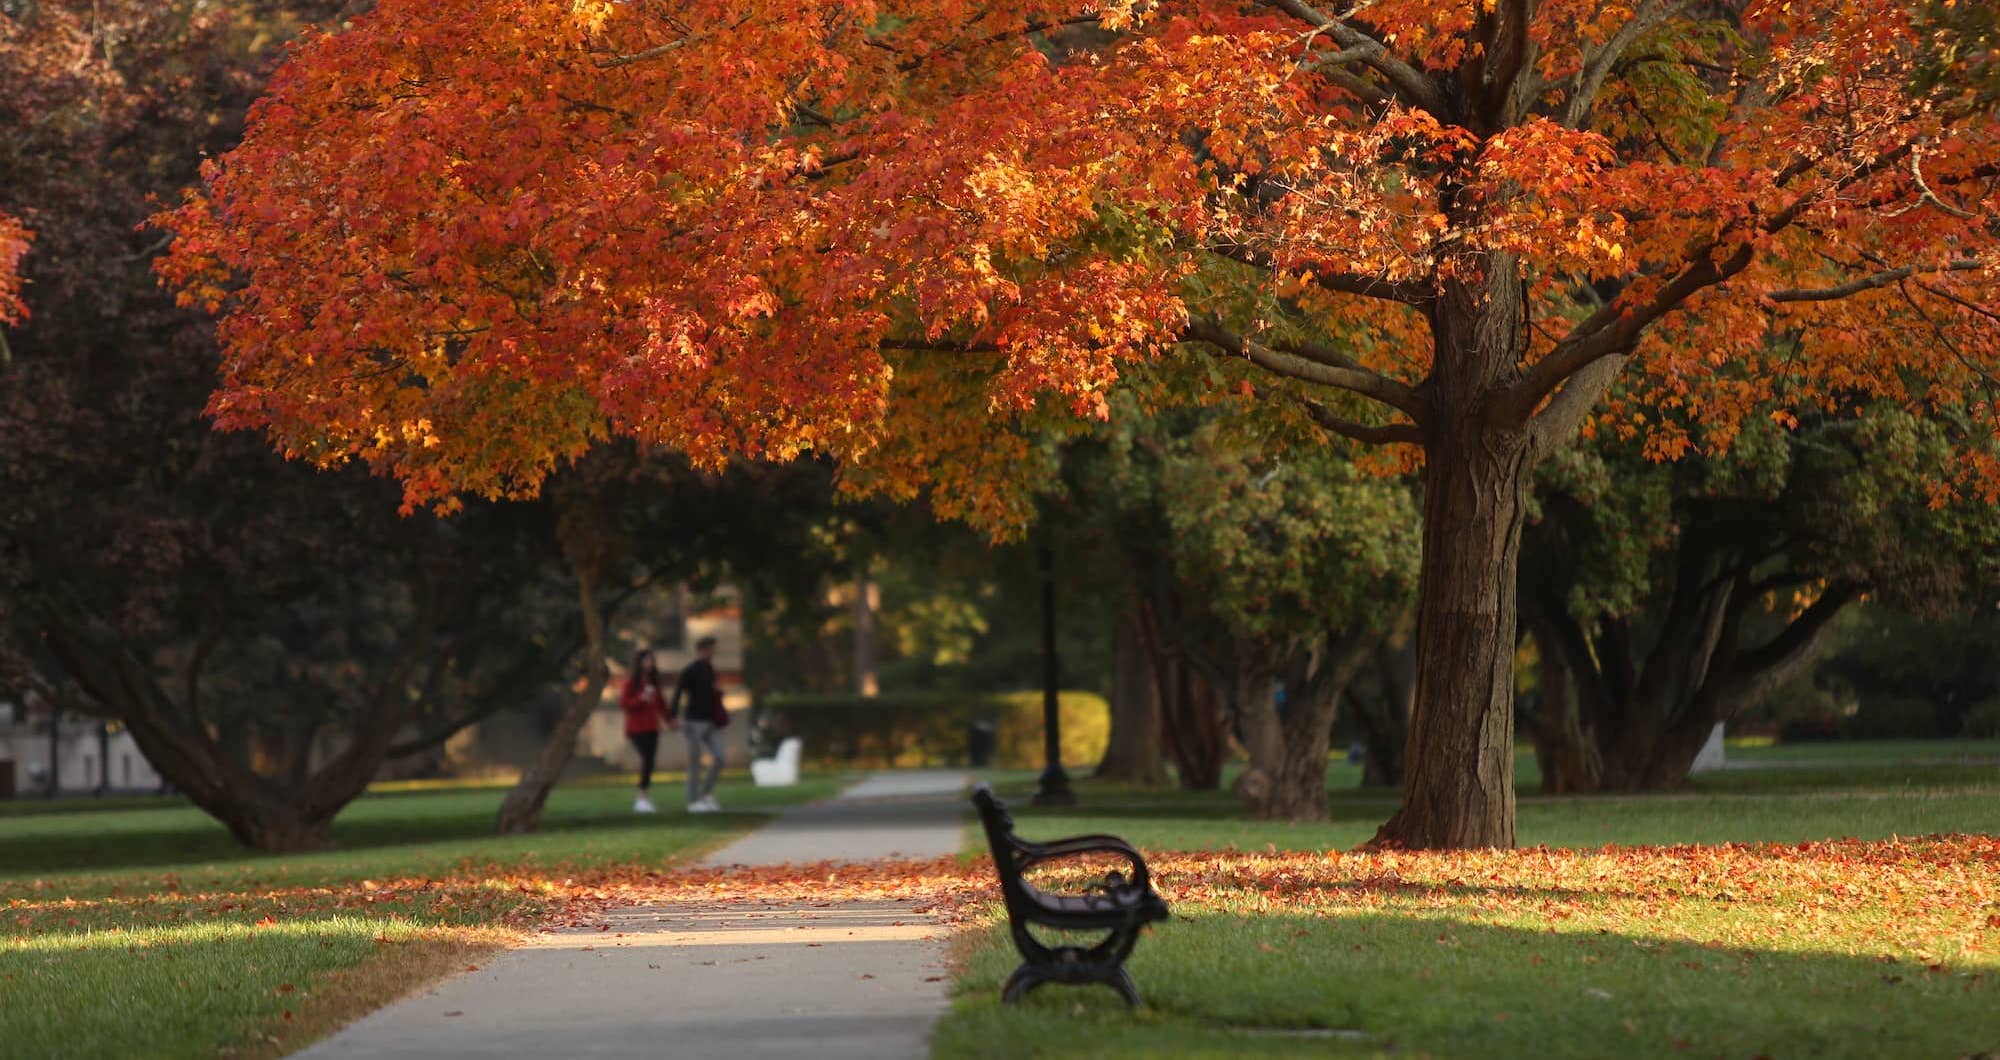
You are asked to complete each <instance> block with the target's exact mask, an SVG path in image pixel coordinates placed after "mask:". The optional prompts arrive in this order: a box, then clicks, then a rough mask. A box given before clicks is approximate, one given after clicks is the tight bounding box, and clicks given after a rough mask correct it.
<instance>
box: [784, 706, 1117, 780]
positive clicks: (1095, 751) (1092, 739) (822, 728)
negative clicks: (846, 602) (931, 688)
mask: <svg viewBox="0 0 2000 1060" xmlns="http://www.w3.org/2000/svg"><path fill="white" fill-rule="evenodd" d="M1058 703H1059V706H1060V709H1061V711H1062V756H1063V763H1064V764H1065V765H1072V766H1083V765H1094V764H1095V763H1096V762H1097V761H1098V760H1099V759H1101V758H1103V757H1104V746H1105V744H1106V742H1108V741H1109V739H1110V737H1111V707H1110V705H1109V704H1108V703H1106V702H1105V701H1104V697H1103V696H1100V695H1098V694H1097V693H1095V692H1064V693H1062V697H1061V699H1060V700H1059V701H1058ZM756 721H757V725H758V728H759V732H760V735H761V737H762V740H763V742H765V743H766V744H767V745H775V744H776V743H777V741H779V740H781V739H783V738H785V737H787V736H797V737H798V738H799V739H801V740H803V741H805V747H804V749H803V750H804V758H805V760H806V761H809V762H817V763H820V764H823V765H858V766H942V765H964V764H965V762H966V751H967V745H966V726H968V725H970V724H971V723H972V722H974V721H990V722H992V723H993V725H994V730H995V731H994V737H995V743H996V745H997V746H996V748H995V750H996V758H995V764H996V765H1000V766H1007V767H1014V768H1020V767H1027V768H1036V767H1039V766H1041V765H1042V694H1041V693H1040V692H1000V693H964V694H954V693H923V694H902V695H883V696H773V697H771V698H769V699H767V700H765V702H764V703H763V705H762V706H760V707H759V708H758V712H757V719H756Z"/></svg>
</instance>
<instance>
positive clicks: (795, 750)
mask: <svg viewBox="0 0 2000 1060" xmlns="http://www.w3.org/2000/svg"><path fill="white" fill-rule="evenodd" d="M805 749H806V744H805V741H804V740H801V739H799V738H798V737H796V736H787V737H785V738H784V739H782V740H780V741H778V753H777V754H775V755H772V756H771V757H772V758H773V759H774V760H775V761H776V762H777V763H778V766H779V768H782V769H797V768H799V756H800V755H802V754H804V753H805Z"/></svg>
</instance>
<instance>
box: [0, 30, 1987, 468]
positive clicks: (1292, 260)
mask: <svg viewBox="0 0 2000 1060" xmlns="http://www.w3.org/2000/svg"><path fill="white" fill-rule="evenodd" d="M1350 8H1351V10H1350ZM1941 32H1942V31H1939V30H1936V29H1934V28H1933V27H1930V26H1928V25H1927V24H1926V23H1925V22H1923V20H1922V15H1921V9H1920V8H1919V7H1918V6H1916V5H1912V4H1910V3H1905V2H1900V0H1792V2H1789V3H1760V2H1752V3H1747V4H1741V5H1738V4H1721V5H1714V4H1690V3H1685V2H1680V0H1633V2H1618V3H1599V2H1586V0H1542V2H1539V3H1535V2H1531V0H1484V2H1472V3H1440V2H1434V0H1375V2H1372V3H1366V4H1360V5H1345V4H1341V5H1320V6H1315V5H1314V4H1311V3H1308V2H1306V0H1272V2H1267V3H1258V2H1247V0H1243V2H1226V0H1200V2H1191V3H1169V2H1161V3H1157V4H1155V3H1142V2H1136V0H1105V2H1103V3H1098V4H1088V3H1078V2H1075V0H1071V2H1067V3H1063V2H1046V0H1044V2H1032V0H988V2H981V3H976V4H975V3H970V2H967V0H909V2H905V3H894V4H890V3H882V4H876V3H869V2H857V0H788V2H786V3H784V4H773V3H766V2H763V0H732V2H730V3H721V2H713V0H674V2H667V0H631V2H623V3H615V2H601V0H576V2H574V3H568V4H550V3H518V2H506V0H424V2H421V3H419V2H414V0H384V2H383V3H381V4H380V5H379V6H378V7H377V8H376V9H375V10H374V11H373V12H372V13H371V14H369V15H367V16H364V17H362V18H359V19H356V20H355V21H354V22H353V24H352V25H351V26H349V27H347V28H345V29H343V30H342V31H340V32H336V33H326V34H322V35H319V36H316V37H314V38H312V39H310V40H309V41H308V42H306V43H305V44H304V45H303V46H301V47H299V48H298V49H297V50H296V51H295V52H294V53H293V55H292V57H291V59H290V61H289V62H288V63H287V65H286V66H285V68H284V69H283V70H282V71H280V73H279V74H278V75H277V76H276V78H275V79H274V80H273V82H272V86H271V91H270V95H269V96H268V98H266V99H265V100H263V101H262V102H261V103H260V104H259V105H258V106H257V108H256V109H255V111H254V113H253V115H252V120H251V122H250V125H249V129H248V133H247V135H246V138H245V140H244V142H243V144H242V146H241V147H240V148H238V149H237V150H236V151H234V152H233V153H231V154H230V155H228V156H227V157H226V158H224V159H222V160H220V161H219V162H217V163H214V164H212V165H211V166H210V167H209V169H208V171H207V182H206V186H205V188H204V189H203V190H201V191H200V192H198V193H195V194H191V196H190V198H189V200H188V201H187V203H186V204H185V205H184V206H182V207H181V208H180V209H178V210H177V211H175V212H173V213H172V214H170V215H168V216H166V217H165V218H164V222H165V223H166V224H168V225H169V226H171V227H172V228H173V229H174V230H175V232H176V233H177V239H176V241H175V244H174V249H173V251H172V253H171V255H170V257H169V258H168V259H167V261H166V262H165V264H164V266H163V271H164V274H165V276H166V278H167V279H168V281H169V282H170V283H173V284H175V285H176V286H177V287H178V288H179V289H180V290H181V291H182V292H183V296H184V297H185V298H186V299H188V300H190V301H192V302H197V303H202V304H206V305H209V306H211V307H217V308H220V309H222V310H223V320H222V324H221V329H222V330H221V334H222V337H223V340H224V344H225V348H226V357H225V362H224V366H223V378H222V385H221V388H220V389H219V391H218V392H217V393H216V395H215V397H214V400H213V405H212V411H213V412H214V414H215V415H216V417H217V418H218V420H219V422H220V423H222V424H223V425H225V426H232V427H255V428H263V429H267V430H269V431H270V432H271V433H272V435H273V436H274V438H275V439H276V440H277V442H278V443H279V444H280V445H281V446H282V447H283V448H285V449H287V450H288V451H290V452H291V453H293V454H295V455H302V456H306V457H309V458H311V459H315V460H319V461H325V462H336V461H340V460H345V459H350V458H362V459H365V460H368V461H370V462H371V463H373V464H375V465H376V466H377V467H379V468H381V469H384V470H388V471H391V472H393V473H394V474H396V475H398V476H400V477H401V478H402V480H403V481H404V483H405V486H406V490H407V497H408V499H409V501H410V502H411V503H413V504H415V503H425V502H435V501H440V500H446V499H448V498H449V497H451V496H452V495H454V494H456V493H458V492H462V491H469V492H474V493H481V494H487V495H501V494H509V493H516V492H521V491H528V490H532V489H534V488H535V487H536V485H537V484H538V483H539V482H540V480H541V478H542V476H543V475H544V474H546V472H547V471H548V470H549V469H551V468H552V467H554V466H555V465H556V464H557V463H559V462H560V461H562V460H564V459H566V458H570V457H573V456H575V455H576V454H578V453H580V452H581V451H582V450H584V449H585V448H587V447H588V446H589V445H591V444H592V443H593V442H595V441H597V440H598V439H600V438H601V437H604V436H605V435H607V434H608V433H609V432H620V433H624V434H629V435H632V436H635V437H637V438H640V439H642V440H644V441H646V442H649V443H657V444H663V445H668V446H673V447H677V448H680V449H684V450H686V451H688V452H690V453H691V454H694V455H695V456H696V457H697V458H701V459H709V460H715V459H722V458H724V457H726V456H729V455H732V454H745V455H751V456H758V457H775V458H785V457H790V456H793V455H795V454H798V453H801V452H805V451H808V450H813V451H821V452H826V453H831V454H833V455H835V456H839V457H842V458H847V459H858V458H862V457H865V456H866V455H867V454H868V453H869V452H870V451H871V450H873V449H875V448H876V447H877V446H878V445H879V443H880V442H881V440H882V437H883V434H884V429H885V428H884V425H885V424H886V423H894V422H897V421H896V419H895V417H896V416H897V415H899V414H898V413H896V412H895V410H894V408H895V406H896V405H897V403H898V402H906V403H908V402H914V403H916V404H917V405H919V406H923V407H919V408H917V409H916V410H915V411H914V412H912V413H906V414H901V415H914V416H916V417H918V418H922V417H923V416H924V415H925V414H926V409H928V410H929V412H930V413H931V414H933V415H935V416H953V417H968V416H969V417H981V416H984V417H1004V416H1006V415H1008V414H1010V413H1012V412H1015V411H1018V410H1022V409H1025V408H1028V407H1031V406H1034V405H1036V404H1037V403H1045V402H1049V401H1050V400H1051V399H1053V405H1054V407H1056V408H1059V409H1062V410H1065V411H1070V412H1075V413H1078V414H1081V415H1084V416H1092V415H1103V414H1104V412H1105V408H1106V406H1105V404H1104V400H1103V396H1104V394H1105V391H1106V389H1107V388H1108V387H1110V386H1112V385H1113V384H1114V383H1115V382H1116V381H1117V379H1118V378H1119V375H1120V373H1121V371H1122V370H1124V369H1126V368H1128V367H1129V366H1130V365H1131V364H1133V363H1135V362H1137V361H1140V360H1143V359H1146V358H1151V357H1156V356H1158V355H1159V354H1160V353H1161V352H1162V351H1163V350H1165V349H1167V348H1168V347H1170V346H1172V345H1173V344H1176V343H1180V342H1190V341H1197V340H1199V341H1205V342H1207V343H1209V344H1210V345H1212V346H1215V347H1217V348H1219V349H1223V350H1225V351H1226V352H1227V353H1229V354H1231V355H1240V354H1248V355H1249V356H1250V358H1251V360H1252V361H1254V362H1255V363H1256V365H1257V366H1258V367H1259V368H1261V369H1263V370H1264V371H1265V372H1266V373H1267V378H1268V379H1269V380H1270V382H1271V383H1272V384H1273V385H1274V386H1276V387H1278V388H1280V390H1281V392H1283V393H1286V394H1288V395H1290V396H1293V397H1302V399H1303V400H1307V401H1311V402H1328V401H1330V402H1331V406H1330V407H1332V408H1334V409H1335V410H1337V411H1339V412H1340V414H1341V416H1342V417H1343V419H1342V422H1343V423H1345V424H1346V425H1347V426H1346V427H1345V428H1344V429H1343V430H1344V433H1349V434H1352V435H1354V436H1357V437H1371V438H1375V439H1377V440H1404V441H1408V440H1416V439H1417V438H1419V437H1420V436H1419V435H1418V434H1417V433H1416V432H1415V431H1414V429H1413V428H1408V429H1406V428H1405V427H1403V426H1399V424H1401V423H1402V421H1403V417H1402V416H1401V415H1400V414H1399V412H1406V411H1407V410H1408V408H1409V407H1410V402H1411V401H1413V400H1414V399H1413V398H1412V395H1413V394H1418V393H1420V392H1421V387H1422V385H1423V383H1424V381H1425V379H1426V377H1427V375H1428V374H1429V372H1430V370H1431V364H1432V358H1433V348H1434V347H1433V343H1432V342H1431V341H1430V339H1429V338H1427V337H1425V336H1426V329H1430V330H1432V331H1434V330H1435V326H1434V325H1435V321H1436V319H1437V317H1436V315H1435V310H1434V307H1433V304H1432V302H1431V300H1432V299H1433V298H1434V297H1436V296H1437V293H1438V292H1439V291H1441V290H1443V289H1445V288H1447V287H1449V286H1450V285H1451V284H1452V283H1453V282H1454V280H1455V279H1457V278H1459V277H1463V276H1465V275H1468V274H1470V273H1475V272H1480V271H1483V270H1492V269H1500V268H1504V269H1513V270H1515V271H1516V272H1518V274H1519V276H1520V282H1521V284H1522V286H1523V288H1524V290H1526V291H1527V292H1528V293H1529V299H1530V303H1529V304H1530V307H1531V320H1530V322H1529V327H1530V330H1531V333H1530V334H1529V336H1528V338H1527V340H1526V343H1525V345H1524V346H1523V347H1522V350H1523V352H1522V353H1521V355H1520V356H1519V357H1518V358H1517V359H1516V363H1515V364H1514V365H1513V367H1512V369H1511V374H1510V378H1509V379H1507V380H1501V381H1500V382H1503V383H1508V384H1509V385H1510V386H1511V387H1513V389H1512V390H1510V391H1509V396H1510V398H1511V399H1513V400H1516V401H1518V402H1521V403H1524V407H1528V408H1533V407H1539V405H1540V403H1542V402H1544V401H1545V400H1546V399H1548V398H1549V397H1550V396H1551V395H1555V394H1558V393H1560V392H1561V391H1562V390H1563V388H1564V386H1565V384H1566V383H1567V382H1568V381H1569V380H1571V379H1573V378H1579V375H1578V373H1580V372H1583V371H1585V370H1586V369H1589V368H1591V367H1592V366H1602V365H1605V364H1611V365H1612V366H1614V367H1615V366H1617V365H1625V364H1629V365H1630V367H1628V368H1626V369H1625V371H1626V374H1627V375H1628V377H1636V378H1635V382H1634V384H1633V385H1632V386H1630V387H1628V388H1626V390H1625V391H1624V393H1625V394H1627V395H1628V396H1627V397H1626V398H1624V399H1622V400H1625V401H1627V402H1631V403H1635V404H1638V405H1644V406H1646V407H1648V408H1652V409H1658V408H1667V409H1670V410H1674V411H1675V412H1677V413H1682V414H1684V415H1679V416H1677V417H1670V418H1669V419H1670V420H1672V422H1676V423H1683V424H1693V425H1697V426H1698V429H1699V430H1702V431H1706V432H1708V434H1709V436H1710V437H1712V438H1713V439H1714V440H1716V441H1721V442H1726V440H1727V438H1728V436H1729V434H1730V433H1731V431H1732V429H1733V428H1732V424H1733V423H1735V422H1737V421H1739V420H1740V418H1741V417H1742V416H1744V415H1746V414H1749V413H1751V412H1753V411H1755V410H1757V409H1760V408H1764V407H1768V406H1769V405H1770V404H1771V403H1774V402H1776V403H1779V404H1781V405H1789V406H1792V407H1799V406H1804V405H1821V406H1827V407H1836V408H1837V407H1840V406H1842V405H1844V404H1847V403H1851V402H1854V401H1857V400H1859V399H1861V398H1882V397H1888V398H1891V399H1894V400H1898V401H1903V402H1905V403H1908V404H1911V405H1913V406H1926V405H1937V404H1951V405H1954V406H1963V407H1966V408H1969V409H1971V410H1972V412H1973V414H1974V415H1975V416H1976V417H1977V420H1978V422H1979V423H1980V424H1981V425H1982V427H1985V428H1987V429H1990V427H1991V424H1992V423H1993V421H1994V407H1993V404H1992V401H1991V399H1990V396H1989V395H1988V394H1987V393H1986V391H1985V390H1984V386H1985V383H1986V381H1987V379H1988V377H1989V373H1990V371H1991V369H1992V368H1993V366H1994V365H1995V362H1996V361H2000V327H1996V324H1997V323H2000V297H1996V290H2000V246H1997V245H1996V230H2000V225H1996V220H1995V218H1996V213H2000V190H1996V189H2000V184H1996V179H1995V178H1996V173H2000V122H1996V121H1995V119H1994V115H1993V112H1992V109H1991V107H1990V102H1991V101H1990V100H1987V99H1983V98H1981V97H1980V96H1979V95H1978V94H1977V93H1975V92H1973V91H1971V90H1970V89H1966V88H1961V87H1957V86H1956V84H1955V80H1954V77H1953V76H1952V68H1951V66H1950V63H1951V62H1952V61H1953V59H1952V56H1953V55H1955V54H1956V53H1955V52H1954V51H1953V50H1952V49H1951V48H1949V47H1947V46H1946V45H1947V44H1948V43H1949V42H1945V41H1942V40H1941V37H1940V34H1941ZM4 247H5V243H4V240H0V249H4ZM1253 340H1254V341H1253ZM1330 347H1331V349H1329V348H1330ZM1628 358H1629V361H1628V360H1627V359H1628ZM937 375H942V376H944V377H948V378H952V379H958V380H961V381H963V380H966V379H973V380H976V381H977V384H976V385H977V386H978V387H979V388H981V390H980V399H979V400H975V401H970V402H968V401H966V400H964V397H965V395H964V393H963V392H962V388H961V391H960V392H958V393H956V395H955V396H954V397H953V398H952V399H951V400H934V399H933V398H931V397H927V395H935V394H936V393H937V392H938V391H939V389H940V388H939V387H938V386H936V385H934V384H929V383H925V382H923V380H925V379H927V378H932V377H934V376H937ZM946 389H949V388H946ZM1335 392H1340V393H1339V394H1338V396H1334V395H1335ZM926 401H932V405H929V406H924V402H926ZM1371 401H1372V402H1374V404H1370V403H1369V402H1371ZM1323 407H1325V406H1323ZM1616 415H1617V416H1618V417H1620V419H1618V420H1617V423H1618V424H1619V425H1620V426H1621V427H1624V428H1627V429H1630V428H1632V426H1633V424H1634V423H1635V422H1636V421H1635V419H1634V417H1636V416H1638V415H1639V414H1638V413H1636V412H1634V411H1633V410H1632V409H1630V408H1626V407H1624V406H1620V407H1619V408H1618V409H1617V410H1616ZM958 422H960V423H965V422H967V421H965V420H964V419H960V420H959V421H958ZM1682 430H1683V429H1682V428H1676V427H1668V428H1666V429H1664V430H1662V431H1661V438H1662V441H1661V443H1660V445H1659V447H1658V448H1659V451H1660V452H1661V453H1662V454H1666V453H1670V452H1672V451H1675V450H1677V449H1678V448H1680V447H1684V446H1685V445H1686V444H1688V438H1687V436H1686V435H1685V434H1684V433H1679V432H1681V431H1682ZM1370 432H1373V433H1372V434H1371V433H1370ZM931 433H932V434H934V435H945V434H950V433H951V431H950V430H949V429H948V428H947V429H942V430H939V429H933V430H932V431H931ZM937 444H938V445H939V446H940V447H943V446H945V445H946V443H945V442H943V441H942V440H938V442H937ZM940 451H942V449H940ZM908 465H909V467H910V468H911V469H912V473H913V474H917V473H921V468H922V467H923V465H924V461H922V460H914V461H909V462H908ZM1986 482H1987V483H1989V484H1991V483H1993V482H2000V479H1996V478H1988V479H1987V480H1986ZM1989 492H1990V489H1989Z"/></svg>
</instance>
